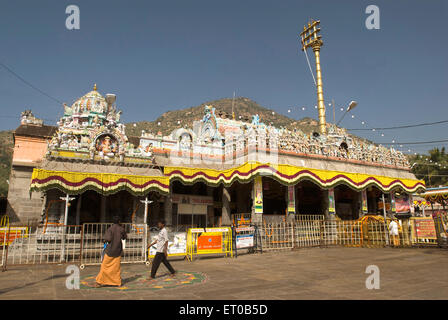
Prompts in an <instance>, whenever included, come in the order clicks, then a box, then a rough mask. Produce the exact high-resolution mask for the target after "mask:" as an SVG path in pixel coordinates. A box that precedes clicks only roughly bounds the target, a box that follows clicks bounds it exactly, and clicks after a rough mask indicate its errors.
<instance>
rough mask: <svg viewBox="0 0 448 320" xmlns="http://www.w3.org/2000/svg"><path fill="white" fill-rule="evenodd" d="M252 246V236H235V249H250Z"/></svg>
mask: <svg viewBox="0 0 448 320" xmlns="http://www.w3.org/2000/svg"><path fill="white" fill-rule="evenodd" d="M253 246H254V235H253V234H242V235H237V236H236V248H237V249H244V248H252V247H253Z"/></svg>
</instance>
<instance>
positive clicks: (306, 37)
mask: <svg viewBox="0 0 448 320" xmlns="http://www.w3.org/2000/svg"><path fill="white" fill-rule="evenodd" d="M319 24H320V20H311V22H309V23H308V25H305V26H304V27H303V31H302V32H301V33H300V37H301V42H302V51H305V50H307V49H308V48H312V49H313V52H314V57H315V60H316V78H317V82H316V87H317V109H318V112H319V132H320V134H326V133H327V122H326V120H325V103H324V94H323V89H322V72H321V69H320V48H321V47H322V45H323V41H322V36H320V35H319V32H320V28H319Z"/></svg>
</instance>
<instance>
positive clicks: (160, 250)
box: [148, 220, 176, 280]
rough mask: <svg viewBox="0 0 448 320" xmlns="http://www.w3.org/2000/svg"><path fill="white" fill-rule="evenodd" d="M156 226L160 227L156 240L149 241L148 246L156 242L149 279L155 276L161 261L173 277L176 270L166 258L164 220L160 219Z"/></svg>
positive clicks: (166, 239)
mask: <svg viewBox="0 0 448 320" xmlns="http://www.w3.org/2000/svg"><path fill="white" fill-rule="evenodd" d="M158 227H159V229H160V231H159V235H158V236H157V240H155V241H154V242H153V243H151V244H150V245H149V247H148V249H149V248H150V247H152V246H153V245H155V244H157V250H156V256H155V257H154V260H153V261H152V267H151V275H150V277H149V280H152V279H155V278H156V273H157V270H158V269H159V266H160V263H162V262H163V264H164V265H165V267H166V268H167V269H168V270H169V271H170V273H171V276H172V277H174V275H175V273H176V271H175V270H174V268H173V267H172V266H171V264H170V263H169V262H168V260H167V256H168V232H167V231H166V228H165V221H164V220H160V221H159V222H158Z"/></svg>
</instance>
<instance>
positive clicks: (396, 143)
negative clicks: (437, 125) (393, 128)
mask: <svg viewBox="0 0 448 320" xmlns="http://www.w3.org/2000/svg"><path fill="white" fill-rule="evenodd" d="M442 142H448V140H433V141H417V142H391V143H389V142H377V143H378V144H386V145H401V144H403V145H404V144H431V143H442Z"/></svg>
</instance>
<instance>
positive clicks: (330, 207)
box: [328, 188, 336, 214]
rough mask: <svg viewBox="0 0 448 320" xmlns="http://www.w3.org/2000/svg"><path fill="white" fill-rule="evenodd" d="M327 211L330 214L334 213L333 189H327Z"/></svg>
mask: <svg viewBox="0 0 448 320" xmlns="http://www.w3.org/2000/svg"><path fill="white" fill-rule="evenodd" d="M328 212H329V213H331V214H335V213H336V203H335V200H334V189H333V188H332V189H330V190H328Z"/></svg>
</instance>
